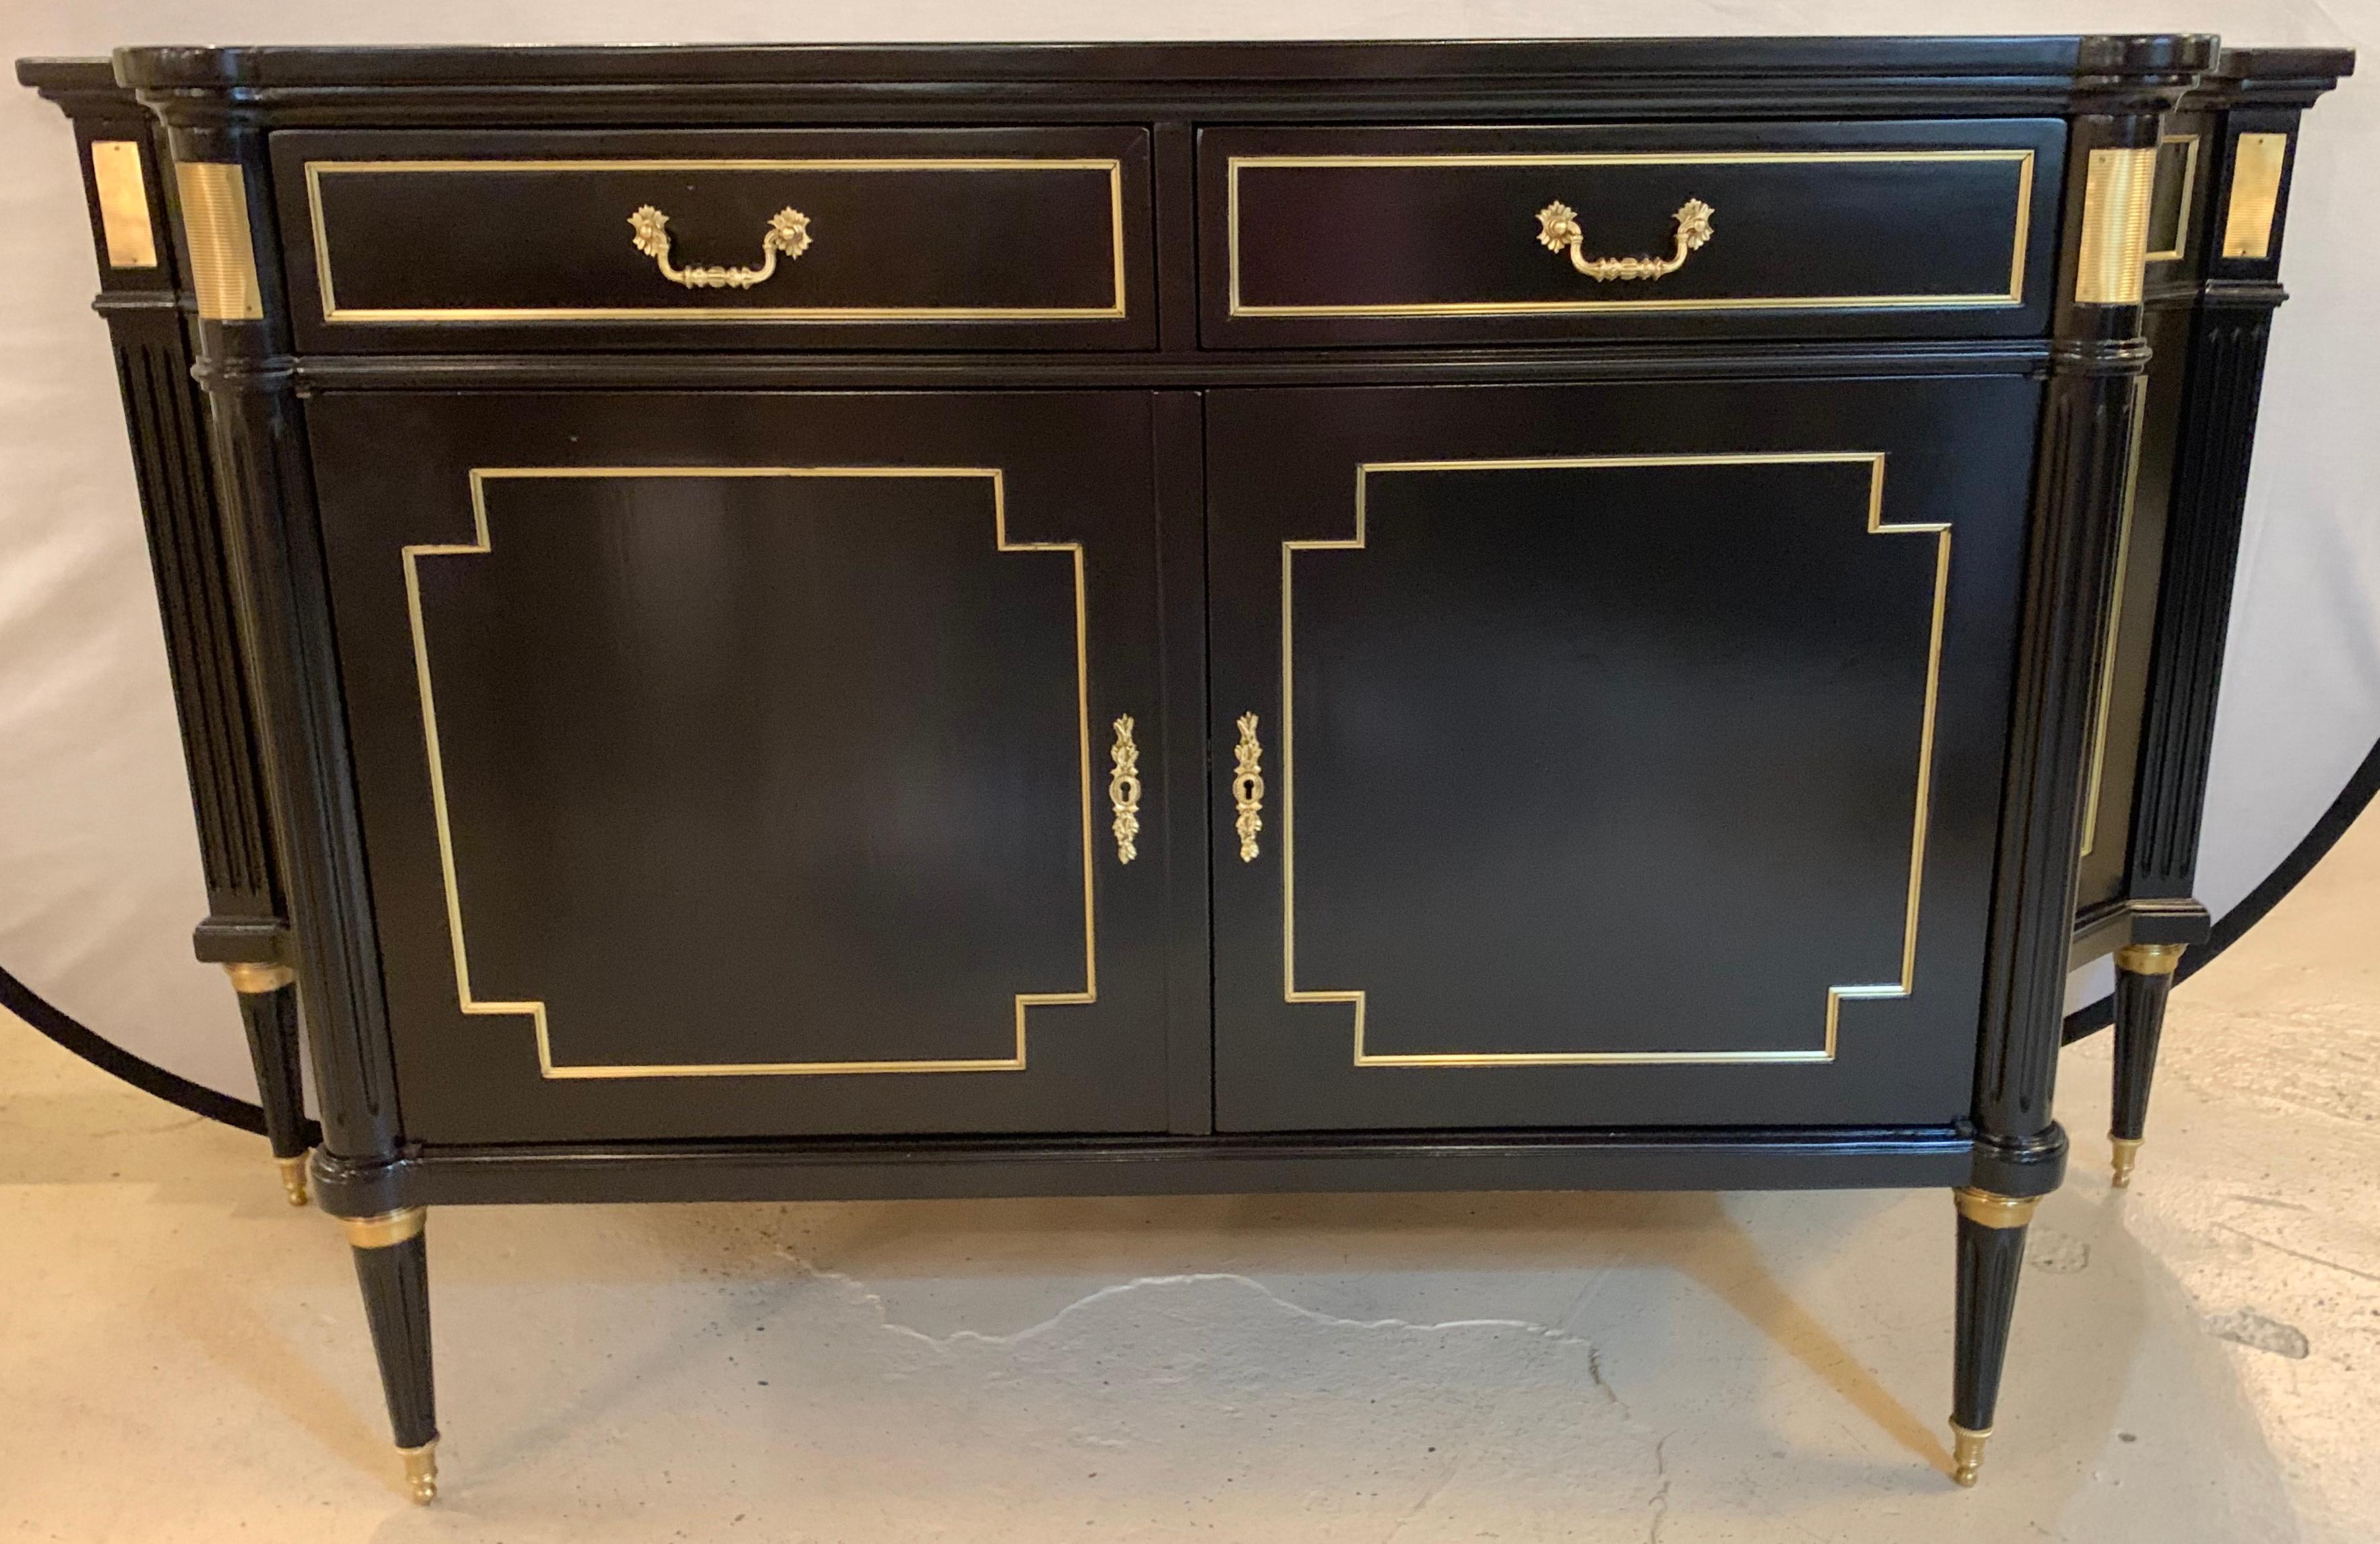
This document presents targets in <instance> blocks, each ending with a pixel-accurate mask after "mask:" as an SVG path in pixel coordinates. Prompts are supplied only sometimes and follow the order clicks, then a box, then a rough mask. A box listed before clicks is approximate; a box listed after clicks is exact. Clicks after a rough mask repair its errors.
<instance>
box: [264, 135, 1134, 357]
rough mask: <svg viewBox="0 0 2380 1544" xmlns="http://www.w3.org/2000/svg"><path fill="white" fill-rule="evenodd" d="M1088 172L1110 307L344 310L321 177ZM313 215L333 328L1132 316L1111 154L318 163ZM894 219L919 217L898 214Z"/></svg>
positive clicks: (312, 168) (311, 166)
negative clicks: (1104, 250)
mask: <svg viewBox="0 0 2380 1544" xmlns="http://www.w3.org/2000/svg"><path fill="white" fill-rule="evenodd" d="M520 171H532V172H534V171H557V172H1086V171H1103V172H1105V173H1107V176H1108V239H1109V243H1110V246H1111V249H1112V251H1113V254H1114V261H1113V268H1112V274H1113V283H1114V297H1115V298H1114V300H1113V301H1112V302H1111V304H1109V305H1106V306H566V305H556V306H421V307H349V306H341V305H340V304H339V302H338V298H337V291H336V289H335V287H334V283H333V280H332V276H331V238H330V233H329V231H328V230H327V229H326V228H325V226H324V225H323V220H322V178H323V177H325V176H370V175H372V174H375V173H419V172H520ZM306 203H307V212H308V214H309V215H310V218H311V220H312V222H313V229H314V273H315V274H316V277H317V279H318V281H319V283H320V285H321V287H322V320H323V321H325V322H617V321H661V322H674V321H697V322H699V321H706V320H712V321H715V320H719V319H722V318H730V319H734V320H738V321H745V322H990V321H1000V322H1097V321H1113V320H1121V319H1122V318H1123V315H1124V306H1125V287H1124V241H1123V162H1122V161H1120V160H1118V159H1116V158H1114V157H1112V156H1099V157H1089V158H1065V157H1058V156H1050V157H1032V156H1024V157H1019V156H1002V157H992V156H956V157H934V158H925V159H918V158H898V157H894V158H875V157H869V158H843V159H832V158H830V159H824V160H817V159H805V160H792V161H765V160H763V161H752V160H705V159H695V160H686V159H662V160H625V161H622V160H593V161H579V160H541V161H309V162H307V163H306ZM888 218H893V219H899V220H904V221H909V220H914V219H915V218H917V214H916V212H914V211H906V210H895V211H893V212H892V213H891V214H890V215H888Z"/></svg>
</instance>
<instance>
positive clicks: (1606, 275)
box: [1537, 199, 1714, 282]
mask: <svg viewBox="0 0 2380 1544" xmlns="http://www.w3.org/2000/svg"><path fill="white" fill-rule="evenodd" d="M1712 213H1714V212H1713V210H1712V209H1711V206H1710V205H1708V204H1706V203H1705V202H1703V201H1702V200H1700V199H1688V200H1687V201H1685V202H1684V203H1682V204H1680V205H1679V206H1678V213H1677V214H1676V216H1675V218H1676V219H1677V222H1678V244H1677V246H1676V247H1675V248H1674V249H1671V251H1670V255H1669V256H1668V257H1666V258H1657V257H1621V258H1591V257H1586V256H1583V255H1582V254H1581V253H1580V251H1579V244H1580V243H1581V242H1583V241H1584V240H1585V239H1586V237H1585V233H1583V232H1582V231H1580V229H1579V228H1578V211H1576V210H1574V209H1573V208H1571V206H1570V205H1568V204H1566V203H1563V202H1561V201H1560V200H1556V201H1554V202H1552V203H1549V204H1548V205H1546V207H1545V208H1543V209H1541V210H1538V211H1537V242H1538V244H1539V245H1540V246H1542V247H1544V248H1545V249H1546V250H1548V251H1549V252H1560V251H1564V250H1567V251H1568V252H1569V254H1570V265H1571V266H1572V267H1573V268H1575V269H1577V270H1578V271H1579V272H1580V273H1582V274H1585V275H1586V276H1587V277H1588V278H1590V279H1594V280H1597V282H1601V281H1603V280H1606V279H1658V278H1661V277H1663V276H1664V275H1666V274H1674V273H1676V272H1677V271H1678V270H1679V269H1681V268H1683V267H1684V266H1685V265H1686V258H1687V256H1688V255H1689V254H1690V253H1692V252H1694V251H1695V250H1696V249H1699V248H1700V247H1701V246H1702V245H1703V243H1705V242H1706V241H1708V240H1709V239H1710V238H1711V215H1712Z"/></svg>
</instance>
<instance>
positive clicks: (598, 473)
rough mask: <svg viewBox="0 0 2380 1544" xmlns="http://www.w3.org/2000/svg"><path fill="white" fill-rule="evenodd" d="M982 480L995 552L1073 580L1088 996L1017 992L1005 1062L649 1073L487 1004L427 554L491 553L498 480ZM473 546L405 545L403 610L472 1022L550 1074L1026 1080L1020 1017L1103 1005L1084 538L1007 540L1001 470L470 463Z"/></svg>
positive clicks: (531, 1007)
mask: <svg viewBox="0 0 2380 1544" xmlns="http://www.w3.org/2000/svg"><path fill="white" fill-rule="evenodd" d="M688 477H690V478H777V477H783V478H981V479H984V480H987V481H989V482H990V487H991V522H992V541H993V546H994V550H996V551H999V552H1003V553H1065V554H1067V557H1068V560H1069V562H1070V563H1071V564H1072V565H1073V568H1074V577H1075V717H1076V731H1075V737H1076V755H1077V759H1078V765H1079V767H1080V798H1081V803H1082V853H1083V990H1082V991H1040V992H1018V993H1017V994H1016V997H1015V1003H1014V1009H1015V1016H1014V1028H1015V1040H1014V1050H1013V1051H1012V1052H1010V1053H1009V1054H1008V1055H1005V1056H996V1057H979V1058H952V1059H947V1060H940V1061H868V1062H718V1063H712V1062H695V1063H656V1064H649V1065H612V1064H558V1063H556V1062H555V1061H554V1059H553V1040H552V1037H551V1036H550V1035H549V1033H548V1031H547V1026H546V1013H545V1003H543V1002H542V1001H539V1000H534V999H522V1000H520V1001H517V1002H492V1001H486V1000H483V999H481V998H480V996H479V995H478V993H477V992H475V991H473V990H472V987H471V965H470V953H469V950H468V945H467V942H466V940H465V934H464V926H463V899H462V890H461V887H460V885H459V884H458V883H457V881H456V879H455V837H454V830H453V826H452V823H451V821H450V820H449V818H448V812H447V801H446V770H445V762H444V760H443V756H442V754H441V752H440V749H439V738H438V705H437V694H436V690H435V687H434V684H433V683H432V681H431V670H430V642H429V632H428V629H427V627H426V626H425V625H424V622H423V619H422V612H421V567H420V560H421V559H423V558H425V557H470V556H483V555H485V554H486V553H488V552H489V551H491V550H492V541H491V538H490V534H489V529H488V502H487V484H488V483H489V482H491V481H494V480H516V479H517V480H532V479H559V478H589V479H594V478H609V479H636V478H688ZM471 520H472V529H473V537H472V540H471V541H468V542H423V543H419V544H415V545H409V546H407V547H405V548H404V549H402V555H403V558H404V561H405V605H406V614H407V616H408V617H409V618H410V620H411V623H412V629H413V663H414V677H415V683H416V685H417V687H418V688H419V693H420V698H421V734H422V745H423V750H424V752H425V754H426V755H427V757H428V759H429V771H430V803H431V818H432V820H433V821H434V822H435V824H436V826H437V831H438V863H439V870H440V875H441V878H442V879H443V882H444V886H445V891H446V926H447V936H448V939H449V942H450V943H451V945H452V948H453V953H454V957H455V1001H456V1003H457V1004H458V1005H459V1006H460V1007H461V1009H462V1011H463V1012H464V1013H466V1014H470V1015H498V1016H507V1017H527V1018H528V1020H529V1021H530V1022H531V1024H532V1026H533V1027H534V1028H535V1031H536V1035H537V1064H538V1070H539V1072H540V1074H541V1075H542V1076H546V1077H551V1078H574V1077H575V1078H629V1077H788V1076H849V1075H855V1074H872V1073H924V1072H1022V1071H1024V1070H1025V1064H1026V1057H1025V1049H1026V1035H1025V1031H1026V1018H1025V1015H1026V1009H1028V1008H1037V1007H1044V1006H1055V1005H1060V1004H1069V1003H1096V1002H1098V1001H1099V940H1098V922H1099V918H1098V910H1097V907H1096V906H1095V904H1094V897H1093V892H1092V884H1091V879H1092V875H1091V869H1092V854H1093V848H1092V845H1091V687H1090V626H1089V617H1088V610H1087V600H1086V589H1085V584H1084V573H1083V544H1082V543H1081V542H1079V541H1010V540H1009V539H1008V497H1007V492H1006V482H1005V480H1004V479H1003V478H1002V475H1001V470H1000V468H997V467H474V468H471Z"/></svg>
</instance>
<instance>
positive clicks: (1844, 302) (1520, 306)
mask: <svg viewBox="0 0 2380 1544" xmlns="http://www.w3.org/2000/svg"><path fill="white" fill-rule="evenodd" d="M1996 161H1997V162H2006V163H2009V164H2012V165H2014V166H2015V167H2016V168H2017V183H2016V209H2015V212H2014V213H2013V215H2012V217H2011V222H2010V224H2011V241H2010V257H2009V282H2008V288H2007V289H2005V290H2002V291H1997V292H1993V291H1985V292H1978V293H1975V294H1963V293H1944V294H1939V295H1778V296H1733V297H1719V298H1712V299H1685V298H1679V297H1674V296H1670V297H1663V296H1646V297H1644V298H1636V299H1612V300H1586V299H1544V300H1415V301H1397V302H1388V303H1381V304H1374V303H1369V302H1361V301H1359V302H1355V303H1354V304H1349V305H1284V306H1268V305H1250V304H1248V303H1246V302H1245V301H1244V300H1242V299H1241V298H1240V170H1241V168H1242V167H1244V166H1252V167H1257V168H1270V167H1279V166H1291V167H1329V166H1345V167H1356V166H1552V167H1564V166H1732V165H1828V164H1843V163H1852V162H1883V163H1890V162H1916V163H1923V164H1936V163H1941V162H1996ZM2033 165H2034V152H2032V151H2029V150H1931V151H1891V150H1843V151H1681V152H1654V151H1642V152H1640V151H1613V152H1575V153H1573V152H1563V151H1547V152H1514V153H1509V154H1507V153H1500V152H1452V153H1447V154H1439V155H1428V154H1416V155H1234V156H1233V157H1231V158H1230V159H1229V160H1228V161H1226V162H1225V163H1224V179H1223V182H1224V187H1223V201H1224V227H1225V242H1226V246H1227V249H1228V256H1229V265H1230V274H1229V289H1230V293H1229V296H1228V300H1229V304H1230V308H1231V314H1232V315H1233V316H1534V315H1560V314H1564V313H1568V312H1573V311H1611V310H1671V311H1689V310H1828V309H1835V308H1843V309H1851V310H1906V309H1910V308H1917V307H1932V308H1937V309H1944V310H1951V309H1956V310H1972V309H1980V308H1989V307H2000V306H2021V305H2022V304H2023V303H2024V269H2025V248H2026V245H2027V242H2028V238H2029V237H2030V236H2031V233H2032V229H2033Z"/></svg>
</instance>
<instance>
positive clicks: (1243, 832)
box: [1232, 713, 1265, 863]
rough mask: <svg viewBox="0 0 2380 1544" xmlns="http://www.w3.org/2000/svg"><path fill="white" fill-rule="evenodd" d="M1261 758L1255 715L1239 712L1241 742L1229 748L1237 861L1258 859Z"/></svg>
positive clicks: (1261, 821)
mask: <svg viewBox="0 0 2380 1544" xmlns="http://www.w3.org/2000/svg"><path fill="white" fill-rule="evenodd" d="M1263 758H1264V747H1263V746H1261V745H1258V744H1257V716H1256V714H1254V713H1242V714H1241V715H1240V743H1239V744H1238V745H1237V746H1236V747H1234V748H1233V751H1232V761H1233V768H1232V803H1233V804H1234V805H1235V806H1237V807H1238V809H1239V819H1237V820H1235V821H1233V822H1232V829H1233V831H1236V832H1238V833H1240V861H1241V862H1243V863H1254V862H1255V861H1256V860H1257V832H1260V831H1262V830H1263V829H1264V795H1265V787H1264V773H1263V772H1261V771H1260V770H1259V769H1258V765H1257V763H1258V762H1259V761H1261V760H1263Z"/></svg>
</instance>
